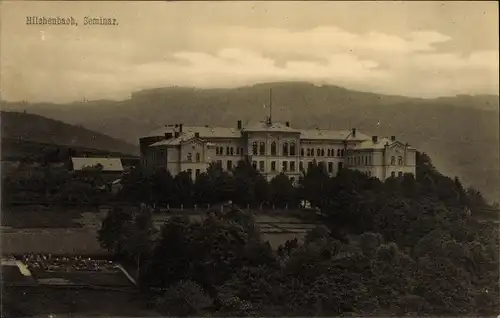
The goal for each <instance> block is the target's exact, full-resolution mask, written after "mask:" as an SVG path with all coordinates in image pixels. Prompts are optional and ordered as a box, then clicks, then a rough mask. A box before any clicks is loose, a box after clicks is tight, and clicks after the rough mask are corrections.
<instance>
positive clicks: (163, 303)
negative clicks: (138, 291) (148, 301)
mask: <svg viewBox="0 0 500 318" xmlns="http://www.w3.org/2000/svg"><path fill="white" fill-rule="evenodd" d="M211 305H212V301H211V299H210V297H209V296H208V295H207V294H206V293H205V292H204V291H203V289H202V288H201V287H200V285H198V284H196V283H195V282H193V281H190V280H187V281H184V280H182V281H179V282H177V283H176V284H174V285H172V286H170V287H169V288H168V289H167V290H166V291H165V293H164V294H163V295H162V296H161V297H159V298H158V299H157V301H156V306H157V308H158V309H159V310H160V312H161V313H163V314H166V315H169V316H174V317H189V316H199V315H201V314H202V313H203V312H204V311H205V310H206V309H207V307H209V306H211Z"/></svg>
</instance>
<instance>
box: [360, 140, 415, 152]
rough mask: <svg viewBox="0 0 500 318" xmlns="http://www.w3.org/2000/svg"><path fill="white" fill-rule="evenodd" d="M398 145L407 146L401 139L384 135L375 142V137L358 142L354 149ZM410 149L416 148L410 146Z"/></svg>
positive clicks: (382, 147)
mask: <svg viewBox="0 0 500 318" xmlns="http://www.w3.org/2000/svg"><path fill="white" fill-rule="evenodd" d="M397 145H399V146H401V147H405V146H406V145H405V144H403V143H402V142H400V141H397V140H391V139H389V138H386V137H383V138H379V139H378V140H377V142H373V139H368V140H365V141H363V142H361V143H360V144H358V145H357V146H356V147H354V149H384V148H385V146H389V147H392V146H397ZM409 149H414V148H412V147H409Z"/></svg>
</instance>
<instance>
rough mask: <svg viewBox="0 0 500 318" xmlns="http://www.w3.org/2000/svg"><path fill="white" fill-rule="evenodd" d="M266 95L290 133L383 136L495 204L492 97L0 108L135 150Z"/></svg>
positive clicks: (238, 96) (138, 100)
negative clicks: (157, 135)
mask: <svg viewBox="0 0 500 318" xmlns="http://www.w3.org/2000/svg"><path fill="white" fill-rule="evenodd" d="M270 88H272V89H273V90H272V91H273V101H272V102H273V118H274V119H275V120H279V121H282V122H284V121H290V122H291V124H292V126H293V127H296V128H315V127H321V128H325V129H339V130H343V129H349V128H354V127H355V128H358V129H359V130H360V131H361V132H363V133H366V134H368V135H379V136H391V135H396V136H397V137H398V139H401V140H404V141H407V142H409V143H410V144H412V145H413V146H415V147H417V148H418V149H420V150H422V151H425V152H428V153H429V154H430V156H431V157H432V158H433V161H434V163H435V164H436V166H437V167H438V168H439V169H440V171H442V172H443V173H444V174H447V175H452V176H454V175H457V176H459V177H460V178H462V179H463V181H464V183H465V184H472V185H474V186H476V187H478V188H479V189H481V190H482V191H483V192H485V193H486V194H490V197H495V198H496V199H497V200H499V201H500V169H499V160H500V158H499V148H500V147H499V127H498V126H499V113H498V107H499V101H498V96H494V95H477V96H469V95H458V96H451V97H440V98H434V99H423V98H411V97H404V96H395V95H383V94H376V93H370V92H359V91H354V90H349V89H346V88H342V87H339V86H334V85H317V84H311V83H305V82H277V83H262V84H256V85H252V86H244V87H237V88H227V89H226V88H216V89H201V88H192V87H191V88H189V87H164V88H155V89H145V90H141V91H138V92H133V93H132V94H131V98H130V99H127V100H123V101H107V100H101V101H92V102H86V103H85V102H74V103H69V104H51V103H35V104H32V103H8V102H7V103H4V106H3V109H10V110H16V111H20V110H26V111H28V112H30V113H36V114H40V115H43V116H47V117H51V118H55V119H58V120H62V121H64V122H67V123H70V124H80V125H83V126H85V127H87V128H89V129H92V130H95V131H99V132H102V133H105V134H107V135H109V136H112V137H114V138H119V139H123V140H126V141H127V142H129V143H132V144H137V143H138V138H139V137H140V136H142V135H145V134H147V133H148V132H150V131H151V130H154V129H156V128H158V127H161V126H163V125H165V124H172V123H186V124H193V125H196V124H198V125H205V124H208V125H218V126H235V125H236V121H237V120H243V122H247V121H255V120H263V119H264V118H265V116H266V115H267V113H268V108H264V107H263V105H264V104H269V90H270Z"/></svg>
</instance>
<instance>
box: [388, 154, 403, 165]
mask: <svg viewBox="0 0 500 318" xmlns="http://www.w3.org/2000/svg"><path fill="white" fill-rule="evenodd" d="M395 165H396V157H394V156H392V157H391V166H395ZM402 165H403V156H399V157H398V166H402Z"/></svg>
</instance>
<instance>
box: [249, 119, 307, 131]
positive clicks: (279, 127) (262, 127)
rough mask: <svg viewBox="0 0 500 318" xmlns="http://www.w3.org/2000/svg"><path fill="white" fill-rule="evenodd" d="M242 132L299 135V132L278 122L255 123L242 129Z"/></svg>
mask: <svg viewBox="0 0 500 318" xmlns="http://www.w3.org/2000/svg"><path fill="white" fill-rule="evenodd" d="M242 131H244V132H252V131H264V132H288V133H300V130H297V129H294V128H292V127H289V126H287V125H285V124H282V123H279V122H273V123H271V124H268V123H267V122H257V123H251V124H248V125H246V126H245V127H243V129H242Z"/></svg>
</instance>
